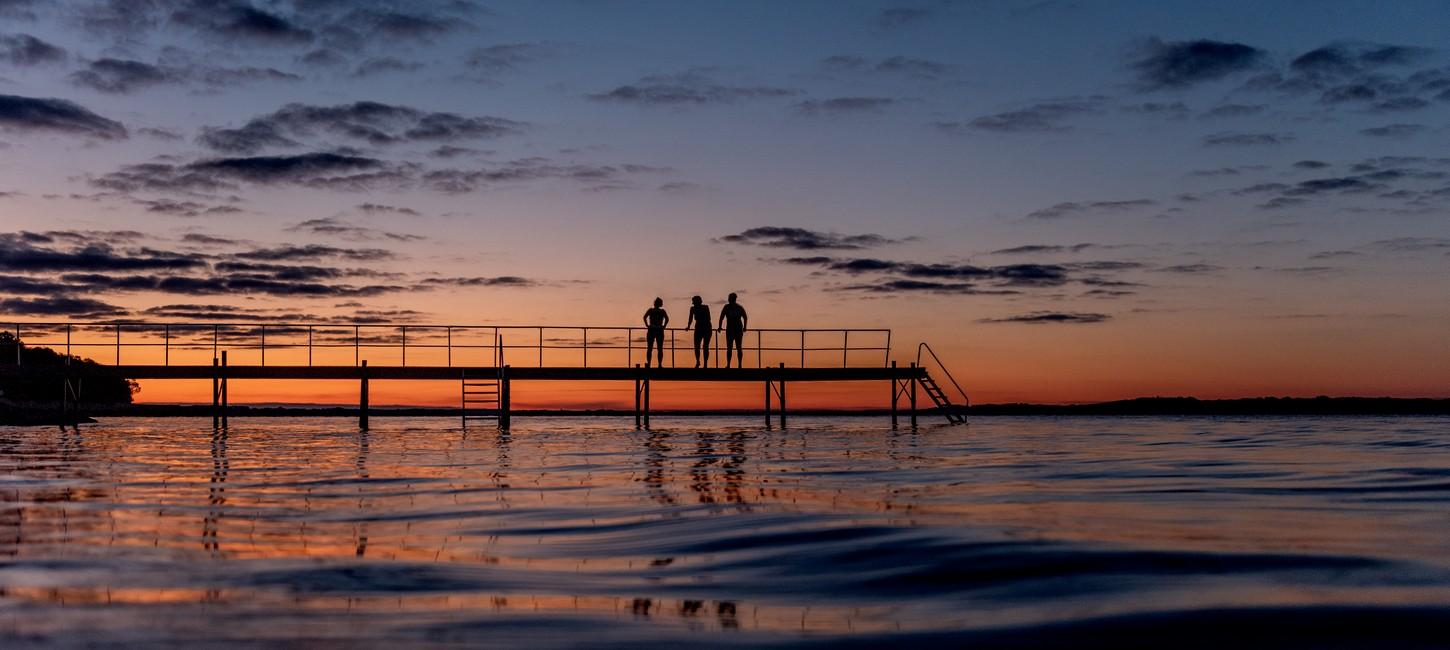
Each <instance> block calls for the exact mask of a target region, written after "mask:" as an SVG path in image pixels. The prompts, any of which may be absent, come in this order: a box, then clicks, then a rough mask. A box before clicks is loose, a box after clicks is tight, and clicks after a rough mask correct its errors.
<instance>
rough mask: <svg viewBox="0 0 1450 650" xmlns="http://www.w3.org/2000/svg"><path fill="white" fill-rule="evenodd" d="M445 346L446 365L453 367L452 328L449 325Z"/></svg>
mask: <svg viewBox="0 0 1450 650" xmlns="http://www.w3.org/2000/svg"><path fill="white" fill-rule="evenodd" d="M447 348H448V367H449V368H452V367H453V328H452V327H449V328H448V339H447Z"/></svg>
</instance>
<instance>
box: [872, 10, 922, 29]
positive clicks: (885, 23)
mask: <svg viewBox="0 0 1450 650" xmlns="http://www.w3.org/2000/svg"><path fill="white" fill-rule="evenodd" d="M934 15H936V10H935V9H933V8H930V7H888V8H886V9H882V10H881V11H878V12H877V13H876V26H877V27H879V28H881V29H883V30H889V29H897V28H899V27H906V26H908V25H915V24H917V23H921V22H924V21H926V20H927V19H928V18H931V17H932V16H934Z"/></svg>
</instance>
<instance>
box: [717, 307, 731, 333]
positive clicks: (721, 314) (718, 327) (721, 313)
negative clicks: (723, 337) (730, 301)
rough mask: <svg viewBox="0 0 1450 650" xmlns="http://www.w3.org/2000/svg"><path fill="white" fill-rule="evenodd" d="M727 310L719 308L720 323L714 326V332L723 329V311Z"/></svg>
mask: <svg viewBox="0 0 1450 650" xmlns="http://www.w3.org/2000/svg"><path fill="white" fill-rule="evenodd" d="M727 311H729V310H728V309H721V310H720V324H719V325H716V326H715V331H716V332H718V331H720V330H723V329H725V312H727Z"/></svg>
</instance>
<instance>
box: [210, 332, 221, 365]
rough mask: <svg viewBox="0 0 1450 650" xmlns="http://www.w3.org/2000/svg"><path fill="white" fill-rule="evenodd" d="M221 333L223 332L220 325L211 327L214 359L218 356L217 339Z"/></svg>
mask: <svg viewBox="0 0 1450 650" xmlns="http://www.w3.org/2000/svg"><path fill="white" fill-rule="evenodd" d="M220 331H221V326H220V325H212V326H211V356H213V357H215V356H216V355H217V353H216V350H217V338H218V335H219V333H220Z"/></svg>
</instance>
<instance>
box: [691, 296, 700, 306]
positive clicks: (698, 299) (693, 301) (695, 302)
mask: <svg viewBox="0 0 1450 650" xmlns="http://www.w3.org/2000/svg"><path fill="white" fill-rule="evenodd" d="M690 302H691V303H694V304H696V305H699V304H700V303H701V302H703V301H702V300H700V297H699V296H695V297H694V298H691V299H690Z"/></svg>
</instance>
